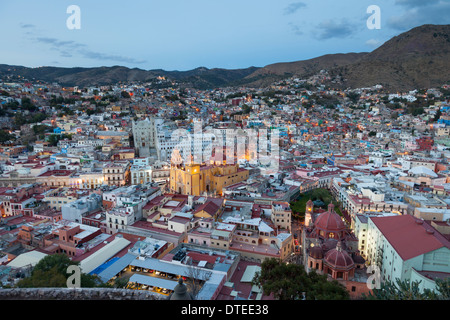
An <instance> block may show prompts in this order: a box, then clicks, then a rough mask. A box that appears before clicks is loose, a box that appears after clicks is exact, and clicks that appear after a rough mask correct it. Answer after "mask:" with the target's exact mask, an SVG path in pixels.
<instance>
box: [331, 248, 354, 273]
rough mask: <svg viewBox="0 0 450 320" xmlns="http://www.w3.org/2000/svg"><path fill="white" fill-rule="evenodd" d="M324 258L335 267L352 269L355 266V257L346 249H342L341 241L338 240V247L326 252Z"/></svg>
mask: <svg viewBox="0 0 450 320" xmlns="http://www.w3.org/2000/svg"><path fill="white" fill-rule="evenodd" d="M324 260H325V263H326V264H328V265H329V266H330V267H331V268H333V269H339V270H350V269H352V268H354V267H355V263H354V262H353V259H352V258H351V257H350V255H349V254H348V253H347V252H346V251H345V250H342V247H341V243H340V242H338V244H337V246H336V248H334V249H331V250H330V251H328V252H327V253H326V255H325V259H324Z"/></svg>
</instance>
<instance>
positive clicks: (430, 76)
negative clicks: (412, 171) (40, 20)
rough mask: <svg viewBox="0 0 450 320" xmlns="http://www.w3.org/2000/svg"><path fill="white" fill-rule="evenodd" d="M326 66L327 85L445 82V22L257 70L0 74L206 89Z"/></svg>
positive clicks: (448, 45)
mask: <svg viewBox="0 0 450 320" xmlns="http://www.w3.org/2000/svg"><path fill="white" fill-rule="evenodd" d="M323 69H325V70H327V71H328V72H329V74H330V75H331V77H332V79H336V78H340V79H341V81H340V82H338V83H335V82H334V83H333V86H334V87H336V86H338V87H341V88H361V87H370V86H373V85H376V84H382V85H383V86H384V87H385V88H387V89H389V90H411V89H415V88H425V87H433V86H440V85H442V84H443V83H447V82H448V81H450V25H423V26H420V27H417V28H414V29H412V30H410V31H407V32H404V33H402V34H400V35H398V36H396V37H394V38H392V39H390V40H389V41H387V42H386V43H384V44H383V45H382V46H380V47H379V48H377V49H376V50H374V51H372V52H369V53H364V52H363V53H343V54H328V55H324V56H320V57H317V58H313V59H308V60H302V61H295V62H284V63H274V64H270V65H267V66H265V67H263V68H258V67H249V68H245V69H234V70H229V69H221V68H213V69H208V68H204V67H200V68H196V69H193V70H188V71H165V70H160V69H158V70H142V69H138V68H133V69H130V68H127V67H121V66H113V67H98V68H58V67H40V68H27V67H22V66H8V65H0V77H1V76H2V75H16V76H18V75H20V76H21V77H24V78H26V79H28V80H43V81H47V82H59V83H60V84H62V85H66V86H73V85H79V86H88V85H108V84H114V83H118V82H133V81H147V80H150V79H153V78H155V77H157V76H165V77H167V78H169V79H174V80H177V81H178V82H180V83H182V84H184V85H185V86H191V87H194V88H198V89H210V88H217V87H225V86H237V85H246V86H251V87H260V86H267V85H270V84H271V83H273V82H274V81H278V80H281V79H283V78H287V77H291V76H297V77H300V78H306V77H308V76H311V75H314V74H316V73H318V72H319V71H320V70H323Z"/></svg>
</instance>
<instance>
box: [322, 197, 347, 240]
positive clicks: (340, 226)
mask: <svg viewBox="0 0 450 320" xmlns="http://www.w3.org/2000/svg"><path fill="white" fill-rule="evenodd" d="M314 225H315V227H316V229H318V230H319V231H322V232H323V234H325V235H326V234H329V233H336V236H337V237H341V236H342V235H339V233H341V232H343V231H345V224H344V222H343V221H342V218H341V216H340V215H338V214H337V213H336V212H334V210H333V205H332V204H330V205H329V206H328V211H326V212H324V213H321V214H320V215H319V216H318V217H317V218H316V221H315V222H314ZM327 238H328V236H327Z"/></svg>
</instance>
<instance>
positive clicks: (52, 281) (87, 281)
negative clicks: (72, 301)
mask: <svg viewBox="0 0 450 320" xmlns="http://www.w3.org/2000/svg"><path fill="white" fill-rule="evenodd" d="M71 265H79V262H78V261H72V260H70V258H69V257H68V256H66V255H65V254H53V255H48V256H46V257H44V258H43V259H42V260H40V261H39V262H38V263H37V264H36V265H35V266H34V268H33V270H32V272H31V276H30V277H27V278H24V279H21V280H20V281H19V282H18V283H17V287H19V288H44V287H47V288H62V287H67V279H68V277H69V276H70V275H71V274H70V273H67V268H68V267H69V266H71ZM80 285H81V287H85V288H92V287H104V286H106V285H105V284H104V283H103V282H102V281H100V279H99V278H98V277H97V276H92V275H88V274H85V273H81V276H80Z"/></svg>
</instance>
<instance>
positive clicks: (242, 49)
mask: <svg viewBox="0 0 450 320" xmlns="http://www.w3.org/2000/svg"><path fill="white" fill-rule="evenodd" d="M70 5H77V6H78V7H79V8H80V12H81V15H80V18H81V19H80V21H81V28H80V29H74V30H70V29H69V28H68V27H67V26H66V20H67V19H68V18H69V16H70V14H68V13H67V12H66V10H67V7H68V6H70ZM370 5H377V6H379V8H380V10H381V29H378V30H377V29H374V30H370V29H368V28H367V25H366V21H367V19H368V18H369V16H370V15H371V14H369V13H367V12H366V11H367V8H368V7H369V6H370ZM428 23H430V24H450V0H343V1H336V0H314V1H313V0H301V1H295V0H271V1H269V0H226V1H222V0H190V1H187V0H164V1H162V0H160V1H153V0H147V1H143V0H133V1H116V0H110V1H103V0H89V1H85V0H72V1H65V0H58V1H55V0H53V1H49V0H40V1H35V0H15V1H12V0H0V27H1V30H2V44H1V49H0V64H11V65H23V66H27V67H38V66H57V67H99V66H113V65H121V66H126V67H130V68H135V67H136V68H140V69H146V70H149V69H165V70H189V69H193V68H196V67H200V66H204V67H207V68H215V67H218V68H227V69H235V68H246V67H250V66H257V67H263V66H265V65H267V64H271V63H276V62H288V61H297V60H305V59H310V58H314V57H318V56H321V55H324V54H329V53H347V52H369V51H372V50H374V49H375V48H377V47H378V46H380V45H381V44H382V43H384V42H385V41H387V40H389V39H390V38H392V37H393V36H396V35H398V34H400V33H402V32H404V31H407V30H409V29H411V28H413V27H416V26H420V25H423V24H428Z"/></svg>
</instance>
